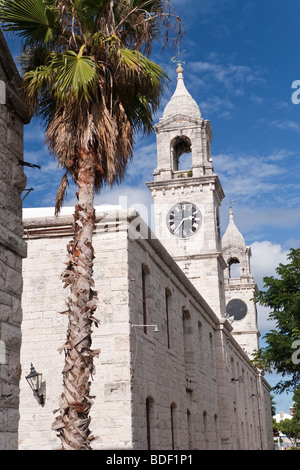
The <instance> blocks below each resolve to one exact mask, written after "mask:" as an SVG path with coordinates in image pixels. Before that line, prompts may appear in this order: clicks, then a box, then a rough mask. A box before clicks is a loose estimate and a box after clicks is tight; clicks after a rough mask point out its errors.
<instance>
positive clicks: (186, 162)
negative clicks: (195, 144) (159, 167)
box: [171, 136, 192, 171]
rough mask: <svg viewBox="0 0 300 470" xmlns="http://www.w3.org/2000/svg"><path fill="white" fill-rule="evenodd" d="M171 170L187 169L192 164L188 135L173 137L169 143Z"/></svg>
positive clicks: (190, 144)
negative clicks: (171, 161)
mask: <svg viewBox="0 0 300 470" xmlns="http://www.w3.org/2000/svg"><path fill="white" fill-rule="evenodd" d="M171 152H172V160H173V170H174V171H182V170H188V169H190V168H191V166H192V155H191V154H192V143H191V141H190V139H189V138H188V137H185V136H180V137H175V139H174V140H173V142H172V144H171Z"/></svg>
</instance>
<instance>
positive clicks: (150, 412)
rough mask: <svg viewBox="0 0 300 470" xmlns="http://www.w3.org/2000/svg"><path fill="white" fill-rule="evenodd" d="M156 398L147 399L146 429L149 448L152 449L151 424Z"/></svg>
mask: <svg viewBox="0 0 300 470" xmlns="http://www.w3.org/2000/svg"><path fill="white" fill-rule="evenodd" d="M153 406H154V400H153V398H152V397H148V398H147V399H146V431H147V449H148V450H151V439H152V436H151V426H152V422H151V421H152V418H153Z"/></svg>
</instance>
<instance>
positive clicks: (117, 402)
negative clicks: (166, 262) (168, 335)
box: [19, 217, 132, 450]
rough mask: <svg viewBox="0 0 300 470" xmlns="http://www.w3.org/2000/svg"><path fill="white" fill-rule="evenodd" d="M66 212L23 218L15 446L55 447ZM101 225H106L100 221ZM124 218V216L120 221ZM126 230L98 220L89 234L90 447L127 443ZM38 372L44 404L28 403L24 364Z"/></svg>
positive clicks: (67, 236)
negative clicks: (93, 294)
mask: <svg viewBox="0 0 300 470" xmlns="http://www.w3.org/2000/svg"><path fill="white" fill-rule="evenodd" d="M71 223H72V217H65V218H64V217H60V218H59V219H56V218H54V217H49V218H44V219H38V218H37V219H34V220H25V232H24V233H25V235H24V237H25V239H26V242H27V245H28V257H27V259H26V260H25V261H24V270H23V273H24V296H23V324H22V331H23V342H22V352H21V361H22V368H23V373H22V379H21V394H20V416H21V418H20V426H19V449H21V450H36V449H39V450H48V449H58V448H60V440H59V438H58V437H57V436H56V434H55V432H54V431H52V430H51V425H52V423H53V421H54V415H53V410H55V409H58V407H59V397H60V395H61V392H62V369H63V366H64V357H63V353H62V354H59V352H58V348H59V347H61V346H62V345H63V343H64V341H65V335H66V331H67V318H66V316H65V315H61V314H60V313H59V312H61V311H64V310H66V307H65V300H66V299H67V291H66V290H64V289H63V286H62V283H61V280H60V274H61V272H62V270H63V268H64V262H65V261H66V253H67V252H66V244H67V242H68V241H69V240H70V239H71V234H72V232H71ZM106 223H107V222H106ZM126 223H127V219H126ZM126 246H127V232H126V231H125V232H122V231H120V232H118V234H117V237H116V232H115V231H114V232H113V233H110V232H109V231H108V232H107V229H105V230H104V229H103V227H102V226H101V222H99V224H98V225H97V230H96V233H95V236H94V248H95V253H96V258H95V260H94V279H95V289H96V290H97V291H98V298H99V307H98V310H97V312H96V315H95V316H96V317H97V318H99V320H100V321H101V324H100V326H99V328H98V329H97V328H94V333H93V345H92V347H93V349H101V354H100V356H99V358H95V371H96V373H95V376H94V377H93V381H92V388H91V395H93V396H95V400H94V404H93V406H92V410H91V418H92V421H91V430H92V432H93V434H94V435H95V436H97V437H98V439H97V440H96V441H95V442H94V443H93V448H94V449H114V448H119V449H120V448H125V449H126V448H131V446H132V438H131V435H132V432H131V399H130V397H131V392H130V355H129V351H130V348H129V331H130V327H129V317H128V274H127V264H128V263H127V249H126ZM31 362H32V363H33V364H34V367H35V369H36V371H38V372H41V373H42V374H43V392H44V393H45V404H44V406H41V405H39V404H38V402H37V401H36V400H35V398H34V396H33V394H32V392H31V390H30V388H29V385H28V384H27V383H26V380H25V376H26V375H27V374H28V373H29V369H30V363H31Z"/></svg>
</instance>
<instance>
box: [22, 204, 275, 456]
mask: <svg viewBox="0 0 300 470" xmlns="http://www.w3.org/2000/svg"><path fill="white" fill-rule="evenodd" d="M97 214H98V212H97ZM97 220H98V221H97V226H96V231H95V235H94V247H95V255H96V258H95V261H94V262H95V264H94V278H95V284H96V289H97V291H98V296H99V307H98V309H97V312H96V316H97V317H98V318H99V320H100V322H101V324H100V327H99V328H98V329H97V328H95V329H94V334H93V347H94V348H95V349H101V354H100V357H99V359H96V360H95V368H96V374H95V376H94V378H93V382H92V390H91V394H92V395H94V396H95V399H94V404H93V407H92V411H91V417H92V424H91V429H92V431H93V434H94V435H96V436H98V437H99V439H98V440H97V441H95V443H94V449H147V448H149V447H151V449H156V450H160V449H161V450H166V449H169V450H172V449H256V448H271V443H270V442H271V441H269V438H268V435H269V434H270V432H269V429H272V427H271V421H270V420H269V418H268V416H269V417H271V413H270V409H271V408H270V399H269V400H268V394H269V387H268V385H267V384H266V383H263V379H262V378H261V377H260V376H259V374H258V371H257V370H256V369H254V368H253V367H252V366H251V363H250V361H249V359H248V357H247V356H246V354H245V353H244V352H243V350H242V349H241V347H240V346H239V345H238V343H237V342H236V341H235V339H234V338H233V337H232V335H231V330H232V328H231V326H230V324H229V322H228V321H227V320H225V319H221V320H220V319H218V317H217V316H216V315H215V314H214V312H213V311H212V310H211V309H210V307H209V306H208V304H207V303H206V302H205V301H204V300H203V298H202V297H201V295H200V294H199V292H198V291H197V290H196V288H195V287H194V286H193V285H192V283H191V282H190V281H189V280H188V279H187V278H186V276H185V275H184V273H183V272H182V271H181V270H180V268H179V266H178V264H177V263H176V262H175V261H174V260H173V259H172V258H171V256H170V255H169V254H168V253H167V251H166V250H165V248H164V247H163V246H162V245H161V243H160V242H159V241H158V240H156V239H155V238H154V235H153V234H150V231H149V228H148V227H147V226H146V224H144V223H143V222H142V220H141V219H139V218H138V217H137V214H136V213H135V211H122V213H120V212H118V213H117V214H116V213H114V212H111V213H107V214H98V215H97ZM70 224H71V219H70V218H64V217H61V218H59V219H55V218H45V219H36V220H31V221H30V220H27V221H25V238H26V240H27V244H28V258H27V259H26V261H25V262H24V303H23V311H24V318H23V343H22V365H23V376H22V381H21V403H20V415H21V419H20V430H19V434H20V449H56V448H59V444H60V443H59V439H58V438H57V437H56V436H55V433H54V432H53V431H52V430H51V424H52V422H53V418H54V416H53V414H52V411H53V410H54V409H56V408H58V399H59V396H60V393H61V387H62V384H61V378H62V376H61V370H62V367H63V357H62V356H61V355H59V353H58V352H57V349H58V347H60V346H61V345H62V344H63V342H64V336H65V332H66V326H67V325H66V318H65V316H63V315H60V314H59V313H58V312H59V311H63V310H64V299H65V298H66V294H67V292H66V291H64V290H63V289H62V285H61V282H60V279H59V276H60V273H61V271H62V268H63V262H64V261H65V245H66V243H67V241H68V240H69V237H70V235H71V229H70ZM132 227H136V230H132ZM150 235H151V236H150ZM145 325H146V326H145ZM145 328H146V330H145ZM156 330H158V331H156ZM31 362H33V363H34V366H35V368H36V370H37V371H38V372H42V373H43V381H44V393H45V405H44V406H41V405H39V404H38V403H37V401H36V400H35V398H34V396H33V395H32V392H31V390H30V388H29V386H28V384H27V383H26V381H25V375H26V374H27V373H28V372H29V366H30V363H31ZM24 365H26V368H25V366H24ZM232 379H234V380H232ZM268 433H269V434H268ZM270 435H271V434H270Z"/></svg>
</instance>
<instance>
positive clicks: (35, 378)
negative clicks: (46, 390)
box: [25, 364, 45, 405]
mask: <svg viewBox="0 0 300 470" xmlns="http://www.w3.org/2000/svg"><path fill="white" fill-rule="evenodd" d="M25 378H26V380H27V382H28V383H29V386H30V388H31V390H32V391H33V394H34V396H35V398H36V399H37V401H38V403H39V404H40V405H44V403H45V399H44V394H43V393H40V390H41V385H42V374H39V373H38V372H36V370H35V368H34V367H33V365H32V364H31V367H30V372H29V374H28V375H27V376H26V377H25Z"/></svg>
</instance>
